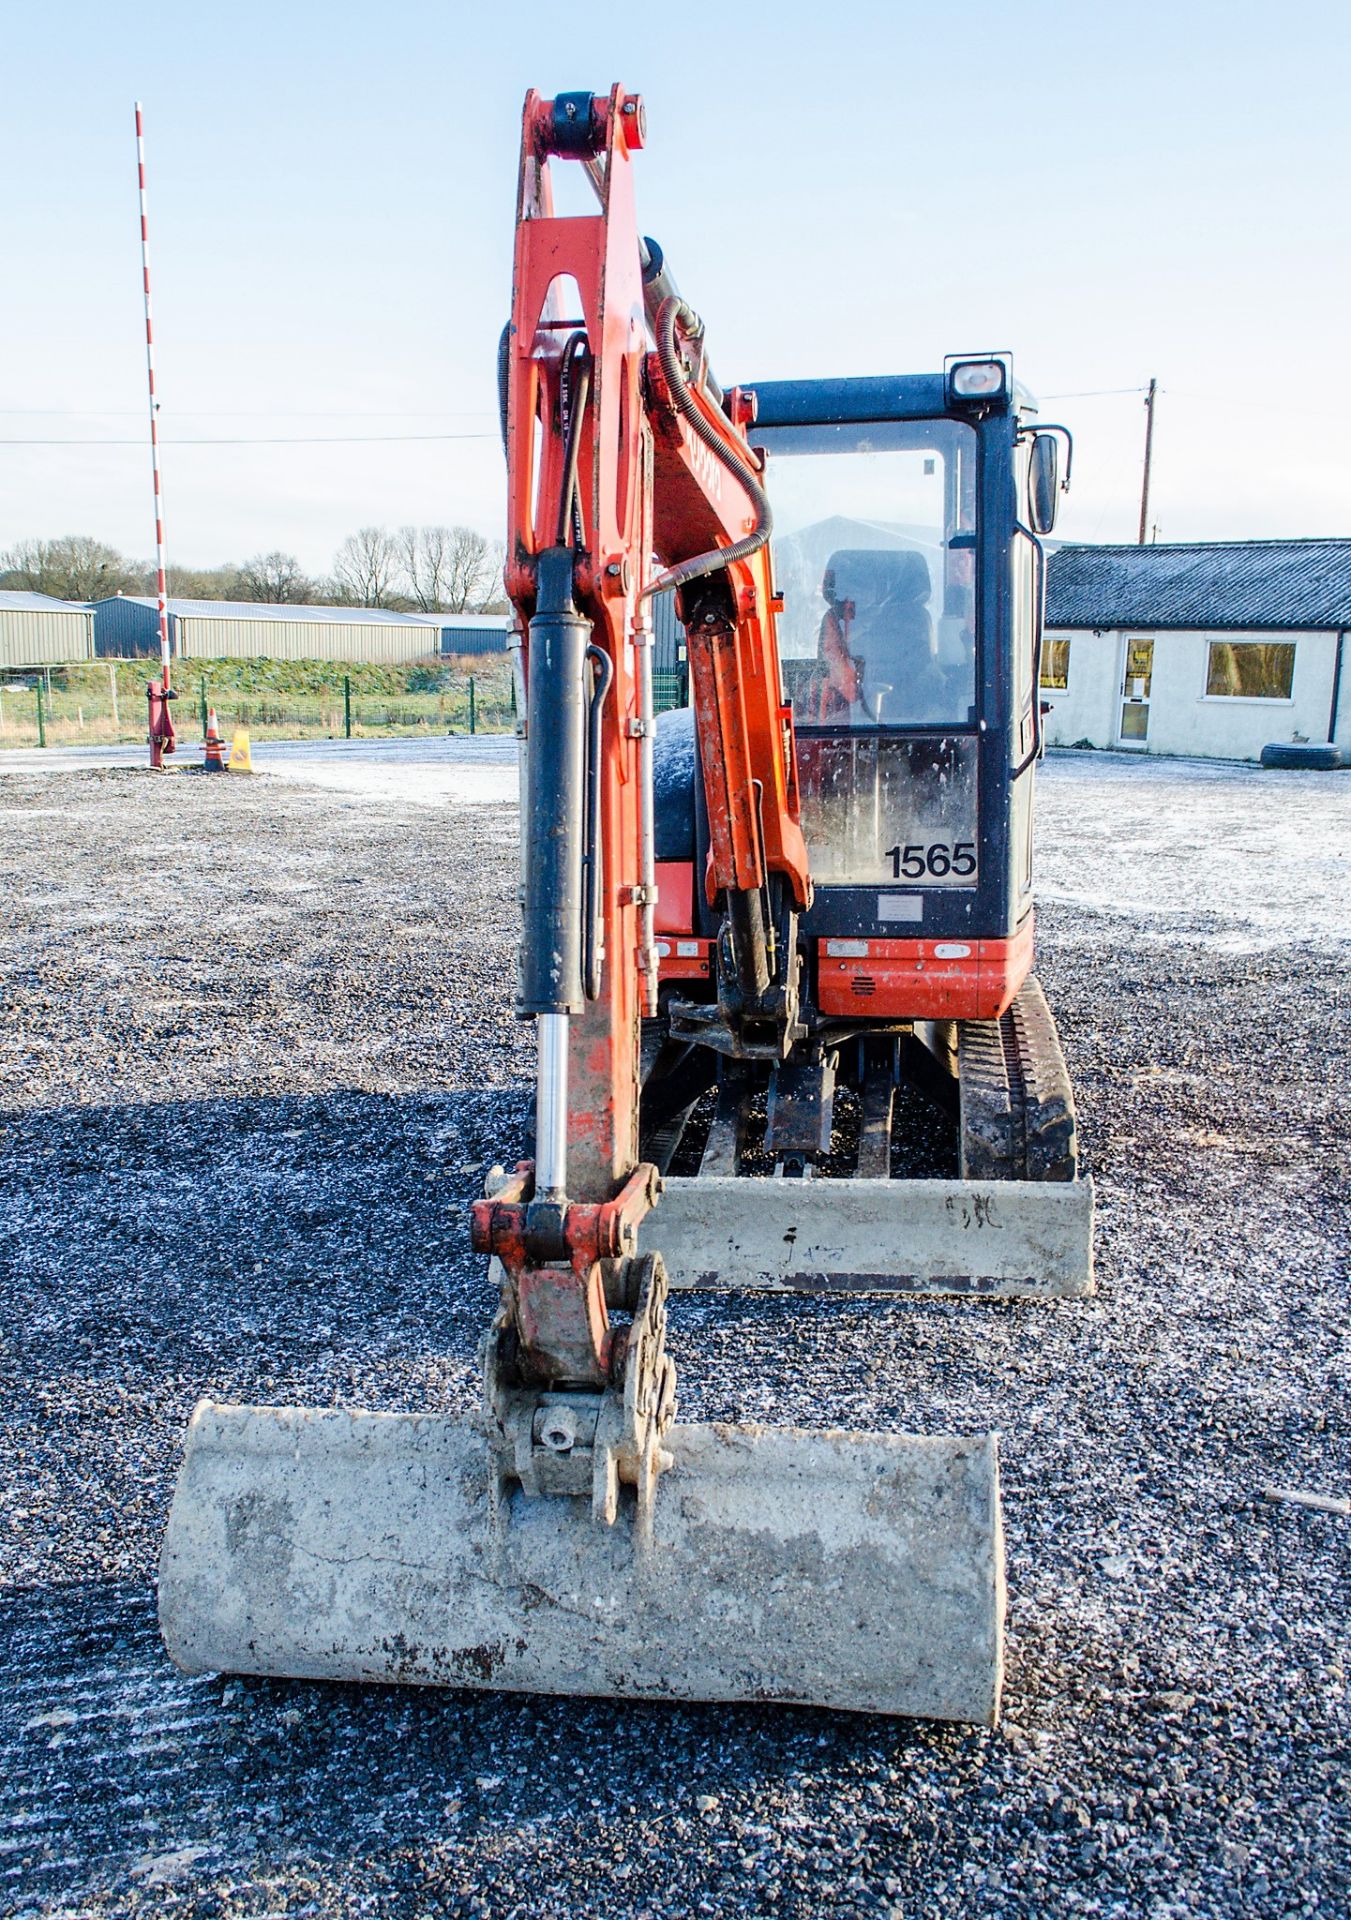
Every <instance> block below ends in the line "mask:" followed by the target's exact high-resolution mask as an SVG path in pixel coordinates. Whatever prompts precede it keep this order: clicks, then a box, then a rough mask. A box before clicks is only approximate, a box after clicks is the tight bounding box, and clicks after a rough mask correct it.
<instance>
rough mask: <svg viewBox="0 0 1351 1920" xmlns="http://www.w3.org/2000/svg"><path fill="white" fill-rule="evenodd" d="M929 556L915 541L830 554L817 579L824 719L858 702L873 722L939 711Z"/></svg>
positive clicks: (900, 721)
mask: <svg viewBox="0 0 1351 1920" xmlns="http://www.w3.org/2000/svg"><path fill="white" fill-rule="evenodd" d="M931 588H932V581H931V579H930V575H929V567H928V562H927V561H926V560H925V558H924V555H923V554H922V553H919V552H917V551H916V550H915V549H914V548H913V547H906V548H900V549H894V550H890V551H887V550H878V551H873V550H869V549H852V548H851V549H846V550H843V551H841V552H839V553H833V554H832V555H831V556H830V559H829V560H828V561H827V563H826V570H825V575H824V577H823V578H822V581H821V597H822V598H823V599H824V601H825V603H826V612H825V615H824V617H823V619H822V621H821V637H820V654H821V662H822V665H823V667H824V668H825V669H826V673H825V675H824V676H823V680H824V683H825V684H824V685H823V700H822V712H821V717H822V719H826V718H831V717H834V715H835V714H841V715H842V714H843V712H844V711H845V710H846V709H847V708H850V707H853V706H854V705H855V703H857V705H858V706H859V707H861V709H862V713H863V716H864V717H866V719H868V720H870V721H873V722H879V721H880V722H883V723H885V722H887V721H891V722H892V723H893V724H896V725H902V726H903V725H905V724H906V723H907V722H909V723H910V724H917V723H918V724H922V723H923V722H925V721H926V720H928V719H930V718H931V717H934V716H935V709H936V706H937V710H938V711H941V707H942V703H943V675H942V672H941V670H940V668H939V666H938V657H937V652H936V649H935V644H934V627H933V621H932V620H931V619H930V617H929V608H928V601H929V594H930V591H931Z"/></svg>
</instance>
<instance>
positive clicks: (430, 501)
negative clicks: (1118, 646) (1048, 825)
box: [0, 0, 1351, 572]
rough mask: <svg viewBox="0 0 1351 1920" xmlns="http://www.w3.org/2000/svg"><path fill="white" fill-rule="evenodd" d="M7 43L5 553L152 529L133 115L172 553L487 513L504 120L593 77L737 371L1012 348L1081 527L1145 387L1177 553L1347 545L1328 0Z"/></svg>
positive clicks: (497, 18)
mask: <svg viewBox="0 0 1351 1920" xmlns="http://www.w3.org/2000/svg"><path fill="white" fill-rule="evenodd" d="M5 49H6V56H7V58H6V67H7V75H8V85H7V87H6V101H5V110H4V113H3V115H2V116H0V164H2V165H3V168H4V178H5V180H6V182H7V183H8V191H7V193H6V194H5V196H4V200H3V209H4V210H3V213H2V214H0V233H3V258H4V261H5V275H4V286H5V291H4V297H3V299H2V300H0V549H3V548H6V547H9V546H10V545H12V544H13V543H14V542H15V541H17V540H19V539H22V538H26V537H33V536H36V537H49V536H55V535H58V534H64V533H87V534H93V535H95V536H97V537H98V538H101V539H103V540H106V541H108V542H110V543H111V544H112V545H114V546H116V547H118V548H120V549H121V550H123V551H124V552H127V553H129V554H131V555H135V556H141V557H144V556H148V555H149V553H150V552H151V550H152V545H153V517H152V507H151V497H150V482H149V458H148V452H147V448H146V411H145V410H146V400H145V366H144V358H143V322H142V314H141V304H140V302H141V293H140V258H139V237H138V224H137V206H136V182H135V150H134V141H133V122H132V110H133V103H134V101H135V100H136V99H137V98H140V99H141V100H143V102H144V105H145V114H146V141H147V157H148V171H149V182H150V221H151V236H152V273H153V283H154V301H155V327H156V338H157V360H158V366H157V376H158V385H159V391H160V397H161V414H160V421H161V433H162V435H163V438H164V442H165V446H164V455H163V468H164V490H165V517H166V529H167V540H168V548H169V559H170V562H171V564H173V563H177V564H180V565H183V566H208V565H213V564H218V563H221V562H224V561H227V560H241V559H243V558H245V557H247V556H248V555H251V554H255V553H258V552H261V551H265V550H268V549H272V548H278V547H280V548H283V549H287V550H290V551H292V552H294V553H296V554H298V555H299V557H300V559H301V561H302V562H303V563H304V565H305V566H306V567H307V568H308V569H310V570H312V571H315V572H324V571H326V570H327V569H328V567H329V565H330V563H331V559H332V555H333V552H334V549H335V548H336V547H337V545H338V544H339V542H340V541H341V540H342V539H343V537H344V536H345V535H346V534H347V533H349V532H351V531H352V530H353V529H354V528H357V527H360V526H366V525H373V524H374V525H388V526H397V525H400V524H403V523H405V522H416V523H429V522H451V523H454V522H463V523H467V524H469V525H472V526H475V527H477V528H479V529H480V530H481V531H483V532H484V533H487V534H490V535H494V536H498V535H500V533H501V531H502V523H503V516H504V485H503V469H502V455H501V450H500V445H499V442H498V438H497V430H496V424H495V397H494V395H495V374H494V365H495V350H496V342H497V337H498V334H499V332H500V329H501V326H502V324H503V321H504V319H505V318H506V315H507V311H508V308H509V304H510V290H511V286H510V283H511V255H512V222H513V216H514V202H515V189H516V169H517V156H518V149H519V139H520V110H521V102H522V99H523V96H524V93H525V91H526V89H527V87H531V86H534V87H537V88H539V89H540V90H541V91H542V92H544V93H547V94H552V93H557V92H563V91H569V90H575V89H578V88H585V87H588V86H589V87H591V88H592V89H593V90H594V91H596V92H604V91H607V90H608V88H609V87H610V85H611V84H612V83H613V82H614V81H616V80H618V81H621V82H622V83H623V84H624V86H625V87H627V88H630V89H632V90H636V91H639V92H641V93H642V94H643V95H644V98H645V102H646V106H647V121H648V142H647V147H646V149H645V151H644V152H643V153H642V154H640V155H639V156H638V159H637V163H636V191H637V196H638V207H639V218H640V221H641V223H642V226H643V229H644V231H645V232H648V233H651V234H654V235H655V236H656V237H657V238H658V239H659V240H660V241H661V243H662V246H663V248H664V249H665V252H666V254H667V257H668V259H669V261H670V263H671V265H672V267H673V269H674V272H675V274H676V277H677V279H678V281H679V283H680V286H681V290H682V292H684V293H685V295H686V297H687V298H688V299H689V300H690V301H691V302H692V304H694V305H695V306H696V307H697V308H698V309H699V311H700V312H701V313H702V314H703V316H704V319H705V321H706V324H707V327H708V339H709V345H710V352H711V358H712V360H713V363H714V365H715V366H716V368H717V370H718V375H719V378H720V379H721V380H722V381H723V382H724V384H730V383H731V382H733V381H735V382H737V383H740V384H749V385H754V384H755V381H756V380H757V379H775V378H788V377H799V378H801V377H812V376H825V375H848V374H870V373H895V372H923V371H929V370H933V369H935V368H937V367H939V366H941V364H942V361H943V357H944V355H945V354H947V353H951V352H966V351H979V350H981V349H987V348H988V349H1011V350H1012V352H1013V355H1014V364H1015V369H1016V372H1017V374H1018V376H1019V378H1020V379H1021V380H1023V381H1024V382H1025V383H1026V384H1027V385H1029V386H1030V387H1031V388H1032V389H1033V391H1034V392H1036V393H1037V394H1038V395H1039V396H1040V397H1041V400H1042V406H1043V414H1044V417H1045V418H1047V419H1054V420H1061V421H1064V422H1065V423H1066V424H1067V425H1068V426H1070V427H1071V429H1072V430H1073V432H1074V434H1075V438H1076V455H1075V466H1074V487H1073V491H1072V493H1071V494H1070V496H1069V498H1068V500H1067V501H1066V502H1065V504H1064V507H1063V510H1062V514H1061V519H1060V524H1059V526H1058V528H1057V535H1058V536H1059V537H1061V538H1064V539H1069V540H1089V541H1093V540H1104V541H1105V540H1132V539H1134V538H1135V535H1136V531H1137V522H1138V517H1139V488H1140V474H1141V458H1142V452H1143V442H1144V411H1143V389H1144V387H1145V385H1146V383H1147V382H1148V380H1149V379H1150V377H1151V376H1153V377H1156V378H1157V379H1158V382H1159V388H1160V392H1159V400H1158V412H1157V424H1156V430H1155V443H1154V454H1155V461H1154V485H1153V495H1152V510H1151V515H1150V518H1151V521H1152V522H1156V523H1157V526H1158V537H1159V538H1160V539H1164V540H1194V539H1241V538H1246V537H1254V538H1257V537H1272V538H1276V537H1290V536H1300V535H1312V534H1343V535H1351V461H1349V460H1348V455H1347V448H1348V445H1351V363H1349V362H1348V355H1347V351H1346V335H1347V319H1348V314H1351V246H1348V238H1349V236H1348V225H1349V224H1351V213H1349V212H1348V209H1349V208H1351V195H1349V194H1348V161H1351V131H1349V129H1351V118H1349V117H1348V115H1347V113H1346V109H1345V98H1344V86H1343V82H1344V76H1345V73H1346V71H1347V60H1348V54H1351V8H1347V7H1346V6H1345V4H1344V3H1343V0H1338V3H1337V4H1333V3H1332V0H1287V4H1286V5H1284V6H1283V7H1281V8H1279V9H1276V8H1273V7H1271V6H1270V5H1269V4H1266V5H1263V6H1257V5H1251V4H1248V0H1229V3H1228V4H1218V3H1212V0H1170V3H1169V4H1158V0H1133V3H1132V4H1130V5H1126V4H1121V3H1120V0H1075V3H1074V4H1062V3H1061V0H1025V4H1023V5H1021V6H1018V7H1016V8H1015V7H1009V6H1008V5H1007V4H993V3H992V0H966V3H965V4H963V5H962V6H960V7H955V8H942V7H939V6H936V5H934V4H932V0H930V3H929V4H926V5H917V4H913V0H897V3H896V4H893V5H889V6H888V5H878V4H873V0H850V4H848V5H846V6H836V7H823V6H821V5H820V4H819V0H812V4H806V3H805V0H779V4H745V5H740V6H738V5H736V4H734V3H731V0H728V3H726V4H723V5H720V6H717V7H711V6H705V5H702V4H701V3H700V0H688V3H687V4H685V5H683V6H682V7H680V8H679V9H669V8H657V7H651V6H642V7H640V6H638V5H637V4H630V5H628V6H618V5H610V4H597V5H587V4H585V0H583V3H582V4H581V5H578V6H574V7H572V8H569V9H563V8H561V7H549V6H543V5H538V4H536V3H535V0H513V4H511V5H510V6H497V7H494V6H488V5H484V4H482V3H481V0H480V3H479V4H476V5H474V6H473V7H466V6H462V5H458V4H455V0H440V3H439V4H436V5H425V4H420V3H418V0H381V4H380V5H378V6H373V5H370V4H366V5H361V6H357V5H354V4H350V0H327V4H323V5H319V4H311V3H310V0H273V4H270V5H263V4H258V0H235V4H234V5H232V6H231V7H229V8H216V7H212V8H210V9H207V8H201V7H184V6H183V5H182V4H181V0H175V4H174V5H172V6H170V5H165V4H160V0H142V4H141V5H140V6H139V7H137V8H136V9H133V10H128V9H124V8H120V7H119V8H111V7H109V6H107V4H106V0H100V4H98V5H92V4H88V0H58V4H56V5H52V6H47V7H38V6H27V7H24V8H22V9H20V10H15V11H14V12H12V13H11V15H10V18H9V21H8V24H7V27H6V36H5ZM90 442H96V443H102V444H87V443H90ZM51 443H65V444H51Z"/></svg>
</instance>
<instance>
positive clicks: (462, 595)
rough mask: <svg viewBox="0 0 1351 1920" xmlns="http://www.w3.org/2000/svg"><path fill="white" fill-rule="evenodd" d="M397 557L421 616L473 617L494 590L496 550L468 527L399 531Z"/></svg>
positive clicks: (497, 574) (498, 579) (499, 568)
mask: <svg viewBox="0 0 1351 1920" xmlns="http://www.w3.org/2000/svg"><path fill="white" fill-rule="evenodd" d="M399 557H400V560H401V561H402V565H403V576H404V585H405V587H406V588H407V590H408V592H409V594H410V595H411V597H412V600H413V602H414V604H415V605H416V606H417V607H418V608H419V609H420V610H421V611H422V612H423V613H466V612H478V611H479V610H480V609H481V608H482V606H483V604H484V602H485V600H487V599H489V598H490V597H491V596H492V595H493V594H494V593H496V592H497V591H498V589H499V587H500V583H501V575H502V549H501V547H500V546H499V545H497V544H496V542H494V541H492V540H488V539H486V538H485V537H484V535H483V534H481V533H477V532H476V531H475V530H474V528H473V527H400V529H399Z"/></svg>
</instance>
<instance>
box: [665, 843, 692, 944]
mask: <svg viewBox="0 0 1351 1920" xmlns="http://www.w3.org/2000/svg"><path fill="white" fill-rule="evenodd" d="M693 925H694V868H693V867H692V866H691V865H690V862H689V861H688V860H658V862H657V932H658V933H688V932H689V930H690V928H691V927H692V926H693Z"/></svg>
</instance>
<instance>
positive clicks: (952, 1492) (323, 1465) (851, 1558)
mask: <svg viewBox="0 0 1351 1920" xmlns="http://www.w3.org/2000/svg"><path fill="white" fill-rule="evenodd" d="M665 1445H666V1447H667V1449H668V1450H669V1453H670V1455H671V1456H672V1464H671V1465H670V1466H669V1467H668V1469H667V1470H666V1471H665V1472H664V1473H662V1474H661V1476H660V1479H659V1482H658V1489H657V1493H656V1499H655V1508H654V1514H653V1527H652V1533H651V1538H650V1540H648V1541H646V1542H644V1541H643V1540H642V1539H641V1537H640V1532H639V1530H638V1529H636V1528H635V1526H634V1524H633V1517H634V1516H633V1512H632V1509H631V1508H629V1509H628V1510H625V1509H624V1508H623V1507H621V1510H620V1514H619V1518H618V1521H617V1523H616V1524H615V1525H613V1526H605V1525H604V1524H602V1523H600V1522H598V1521H597V1520H596V1519H594V1518H593V1516H592V1510H591V1504H590V1502H589V1501H587V1500H584V1499H575V1498H559V1497H557V1496H550V1495H543V1496H536V1497H530V1496H527V1495H526V1494H525V1493H524V1492H523V1491H522V1489H521V1488H520V1487H519V1486H514V1487H513V1488H512V1490H511V1491H510V1492H506V1491H504V1490H503V1489H502V1487H501V1484H500V1482H499V1480H498V1476H497V1469H496V1466H495V1461H494V1456H493V1453H492V1449H491V1447H490V1446H489V1444H488V1441H487V1439H486V1437H485V1435H484V1434H483V1433H482V1432H481V1431H480V1430H478V1429H477V1428H476V1427H475V1426H474V1425H472V1424H470V1423H465V1422H461V1421H457V1420H454V1419H451V1418H449V1417H447V1416H444V1415H441V1414H435V1413H423V1414H412V1413H394V1414H386V1413H360V1412H348V1411H346V1410H340V1409H333V1410H322V1411H320V1410H312V1409H300V1408H276V1407H231V1406H220V1405H216V1404H214V1403H212V1402H210V1401H203V1402H202V1403H201V1405H200V1406H199V1407H198V1408H197V1411H196V1413H195V1415H194V1417H193V1421H192V1425H191V1428H190V1430H189V1433H188V1438H187V1446H186V1454H185V1458H184V1461H183V1466H182V1471H181V1474H180V1476H179V1481H178V1487H177V1491H176V1493H175V1496H174V1502H173V1510H172V1513H171V1516H170V1521H169V1529H168V1534H167V1537H166V1540H165V1545H164V1551H163V1557H162V1561H161V1566H160V1588H159V1606H160V1621H161V1626H162V1629H163V1633H164V1638H165V1641H166V1643H167V1645H168V1648H169V1651H170V1653H171V1654H172V1656H173V1658H174V1660H175V1661H176V1662H177V1664H178V1665H179V1666H180V1667H181V1668H182V1669H183V1670H184V1671H186V1672H189V1673H202V1672H209V1671H225V1672H230V1673H252V1674H271V1675H277V1676H285V1677H296V1678H308V1679H322V1680H376V1681H388V1682H410V1683H417V1684H423V1685H427V1684H430V1685H438V1686H448V1687H487V1688H493V1689H498V1690H500V1689H506V1690H517V1691H528V1692H542V1693H564V1694H592V1695H601V1696H609V1697H616V1698H626V1699H660V1700H707V1701H746V1702H763V1701H780V1702H795V1703H800V1704H805V1705H812V1706H822V1707H834V1708H843V1709H847V1710H849V1711H854V1712H863V1713H880V1714H905V1715H914V1716H919V1717H922V1718H933V1719H943V1720H956V1721H965V1722H969V1723H972V1724H976V1725H985V1726H989V1725H993V1724H994V1722H995V1720H996V1718H997V1715H998V1705H999V1693H1000V1683H1001V1678H1002V1664H1003V1656H1002V1627H1003V1615H1004V1567H1003V1540H1002V1532H1001V1525H1000V1510H999V1480H998V1467H997V1462H996V1447H995V1439H994V1436H993V1435H988V1434H987V1435H979V1436H976V1437H971V1438H961V1439H958V1438H916V1437H912V1436H909V1435H905V1434H849V1433H838V1432H806V1431H801V1430H792V1431H785V1430H767V1429H764V1428H759V1427H751V1426H681V1425H677V1426H675V1427H673V1428H672V1429H671V1430H670V1432H669V1433H668V1435H667V1436H666V1439H665Z"/></svg>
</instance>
